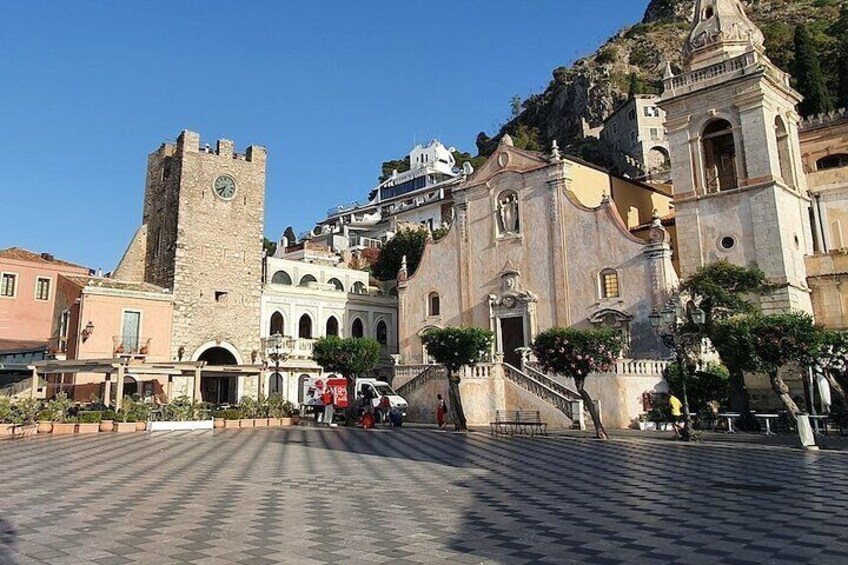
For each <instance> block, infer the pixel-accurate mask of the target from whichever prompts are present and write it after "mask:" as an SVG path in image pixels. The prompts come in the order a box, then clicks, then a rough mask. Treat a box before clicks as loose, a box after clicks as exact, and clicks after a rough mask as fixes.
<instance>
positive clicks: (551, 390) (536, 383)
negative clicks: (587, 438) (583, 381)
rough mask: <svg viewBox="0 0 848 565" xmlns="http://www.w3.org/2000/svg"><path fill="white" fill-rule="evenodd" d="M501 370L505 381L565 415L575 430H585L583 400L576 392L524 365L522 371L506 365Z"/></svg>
mask: <svg viewBox="0 0 848 565" xmlns="http://www.w3.org/2000/svg"><path fill="white" fill-rule="evenodd" d="M503 369H504V378H505V379H507V380H509V381H510V382H513V383H515V384H516V385H518V386H519V387H521V388H523V389H524V390H526V391H527V392H529V393H530V394H532V395H533V396H535V397H536V398H538V399H539V400H541V401H543V402H545V403H547V404H550V405H551V406H553V407H554V408H556V409H557V410H559V411H560V412H562V413H563V414H565V416H566V417H567V418H568V419H569V420H571V421H572V422H573V424H572V425H573V426H574V427H575V428H578V429H581V430H582V429H585V427H586V425H585V419H584V416H583V400H582V399H581V398H580V394H579V393H578V392H577V391H576V390H573V389H571V388H569V387H568V386H566V385H564V384H562V383H559V382H557V381H556V380H554V379H552V378H551V377H549V376H548V375H546V374H545V373H543V372H541V371H539V370H538V369H535V368H533V367H531V366H529V365H526V364H525V365H524V370H523V371H522V370H520V369H517V368H516V367H513V366H512V365H509V364H506V363H504V364H503Z"/></svg>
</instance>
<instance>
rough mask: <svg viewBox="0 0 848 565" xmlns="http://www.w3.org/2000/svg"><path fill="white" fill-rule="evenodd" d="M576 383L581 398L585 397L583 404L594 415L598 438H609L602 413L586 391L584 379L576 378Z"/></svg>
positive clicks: (593, 419) (593, 420)
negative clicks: (602, 420) (602, 419)
mask: <svg viewBox="0 0 848 565" xmlns="http://www.w3.org/2000/svg"><path fill="white" fill-rule="evenodd" d="M574 384H575V386H577V392H579V393H580V398H582V399H583V404H584V405H585V406H586V408H587V409H588V410H589V415H590V416H591V417H592V423H593V424H594V425H595V435H596V436H597V437H598V439H609V436H608V435H607V431H606V429H604V424H603V423H602V422H601V415H600V414H599V413H598V410H597V409H596V408H595V402H594V401H593V400H592V397H591V396H589V393H588V392H586V389H585V388H583V385H584V380H583V379H574Z"/></svg>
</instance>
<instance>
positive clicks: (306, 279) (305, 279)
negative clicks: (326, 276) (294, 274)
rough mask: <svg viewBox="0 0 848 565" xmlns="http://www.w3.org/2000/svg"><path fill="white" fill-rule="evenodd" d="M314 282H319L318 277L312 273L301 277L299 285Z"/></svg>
mask: <svg viewBox="0 0 848 565" xmlns="http://www.w3.org/2000/svg"><path fill="white" fill-rule="evenodd" d="M313 282H318V279H316V278H315V277H313V276H312V275H303V277H301V279H300V283H298V286H307V285H309V283H313Z"/></svg>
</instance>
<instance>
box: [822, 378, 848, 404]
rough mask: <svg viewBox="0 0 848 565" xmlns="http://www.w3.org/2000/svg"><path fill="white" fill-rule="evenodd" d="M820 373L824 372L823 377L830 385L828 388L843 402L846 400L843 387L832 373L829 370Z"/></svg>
mask: <svg viewBox="0 0 848 565" xmlns="http://www.w3.org/2000/svg"><path fill="white" fill-rule="evenodd" d="M822 373H824V378H826V379H827V382H828V384H829V385H830V390H832V391H833V392H835V393H836V394H837V395H839V397H840V398H842V401H843V402H848V397H846V396H845V389H844V388H842V385H841V384H840V383H839V381H837V380H836V377H834V376H833V373H831V372H830V371H822Z"/></svg>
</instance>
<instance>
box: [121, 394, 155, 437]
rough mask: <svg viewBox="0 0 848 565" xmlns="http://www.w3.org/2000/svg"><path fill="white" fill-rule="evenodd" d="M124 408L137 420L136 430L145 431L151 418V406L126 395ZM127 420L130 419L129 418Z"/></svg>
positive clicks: (134, 420) (133, 419)
mask: <svg viewBox="0 0 848 565" xmlns="http://www.w3.org/2000/svg"><path fill="white" fill-rule="evenodd" d="M124 410H126V412H127V413H128V414H129V415H130V416H129V417H131V418H132V421H133V422H135V430H136V431H137V432H143V431H144V430H146V429H147V420H149V419H150V406H148V405H147V404H145V403H143V402H138V401H136V400H133V399H132V398H130V397H129V396H125V397H124ZM127 421H130V420H129V419H128V420H127Z"/></svg>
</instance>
